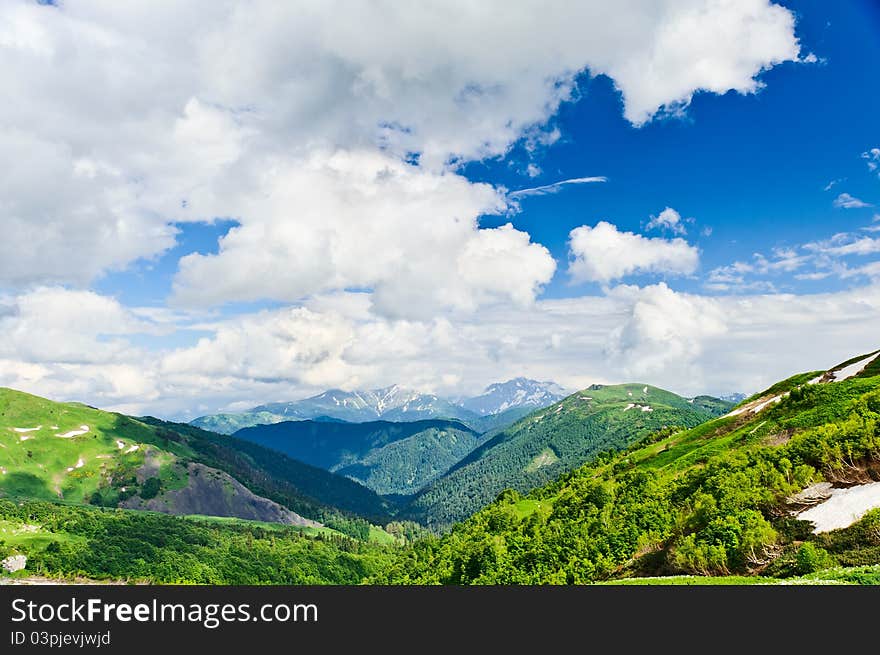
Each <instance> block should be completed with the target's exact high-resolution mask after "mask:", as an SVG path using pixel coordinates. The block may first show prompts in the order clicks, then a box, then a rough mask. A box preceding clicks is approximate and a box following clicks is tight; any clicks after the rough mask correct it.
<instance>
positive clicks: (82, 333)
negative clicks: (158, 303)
mask: <svg viewBox="0 0 880 655" xmlns="http://www.w3.org/2000/svg"><path fill="white" fill-rule="evenodd" d="M157 329H158V326H156V325H154V324H152V323H150V322H147V321H145V320H143V319H141V318H138V317H137V316H135V315H134V314H133V313H132V312H130V311H129V310H127V309H126V308H124V307H123V306H122V305H120V304H119V303H118V302H117V301H116V300H114V299H112V298H108V297H106V296H101V295H98V294H96V293H93V292H91V291H70V290H67V289H63V288H57V287H56V288H48V287H43V288H38V289H35V290H34V291H32V292H29V293H26V294H23V295H20V296H16V297H10V298H6V299H5V300H3V299H0V334H3V339H0V358H6V359H13V358H21V359H22V360H23V361H26V362H29V363H61V364H81V363H96V364H99V363H100V364H108V363H111V362H112V361H113V360H114V359H115V358H117V357H119V356H120V355H121V354H122V353H124V352H125V351H126V350H128V349H129V348H130V346H129V344H128V342H127V341H126V339H125V338H124V336H125V335H131V334H133V333H138V332H144V333H147V332H156V331H157Z"/></svg>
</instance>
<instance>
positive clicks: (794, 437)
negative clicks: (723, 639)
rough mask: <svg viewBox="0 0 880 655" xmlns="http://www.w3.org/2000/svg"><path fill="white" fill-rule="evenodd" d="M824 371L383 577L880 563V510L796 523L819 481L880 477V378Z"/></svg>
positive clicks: (651, 444) (541, 492) (435, 547)
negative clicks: (829, 377)
mask: <svg viewBox="0 0 880 655" xmlns="http://www.w3.org/2000/svg"><path fill="white" fill-rule="evenodd" d="M816 375H817V374H815V373H811V374H804V375H801V376H796V377H794V378H792V379H790V380H787V381H785V382H783V383H780V384H779V385H776V386H775V387H774V388H773V389H772V390H769V391H768V392H766V393H765V394H761V397H762V398H767V399H770V398H773V397H776V396H779V395H780V394H785V393H789V394H790V395H788V396H782V397H781V398H780V401H779V402H778V403H775V404H774V403H770V404H769V405H768V406H766V408H762V409H760V410H759V411H757V412H754V413H753V412H751V411H744V412H742V413H741V414H738V415H736V416H728V417H723V418H718V419H715V420H713V421H710V422H708V423H705V424H703V425H700V426H699V427H696V428H694V429H691V430H685V431H676V432H675V433H673V434H668V431H660V432H658V433H656V434H653V435H650V436H648V437H646V438H644V439H643V441H642V442H641V443H639V444H636V445H635V446H633V447H630V448H629V449H627V450H626V451H624V452H621V453H615V452H607V453H605V454H603V455H602V456H600V457H599V458H598V459H597V460H596V461H594V462H592V463H590V464H587V465H585V466H582V467H580V468H578V469H577V470H575V471H573V472H571V473H568V474H566V475H564V476H562V477H561V478H559V479H558V480H556V481H554V482H552V483H550V484H548V485H546V486H544V487H542V488H540V489H537V490H535V491H533V492H532V493H530V494H528V495H527V496H521V495H520V494H519V493H517V492H516V491H513V490H507V491H504V492H503V493H501V494H500V496H499V497H498V498H497V499H496V500H495V502H494V503H492V504H491V505H490V506H488V507H486V508H485V509H483V510H481V511H480V512H478V513H477V514H476V515H474V516H473V517H471V518H470V519H469V520H467V521H465V522H464V523H461V524H459V525H457V526H455V528H454V529H453V530H452V532H451V533H450V534H448V535H446V536H444V537H442V538H431V539H426V540H422V541H420V542H418V543H417V544H415V545H414V546H412V547H410V548H407V549H405V550H404V551H402V552H401V554H400V556H399V557H398V559H397V561H396V562H395V563H394V565H393V566H392V567H391V568H390V569H388V570H387V571H384V572H383V573H381V574H380V575H378V576H377V577H376V578H375V581H377V582H382V583H394V584H414V583H415V584H424V583H444V584H449V583H451V584H515V583H517V584H534V583H563V584H564V583H568V584H572V583H575V584H578V583H589V582H595V581H602V580H609V579H615V578H627V577H634V576H652V575H653V576H656V575H670V574H697V575H729V574H734V573H737V574H744V575H764V576H773V577H786V576H793V575H800V574H806V573H810V572H811V571H814V570H818V569H826V568H829V567H833V566H847V567H854V566H864V565H876V564H878V563H880V529H878V526H880V511H877V510H874V511H872V512H869V513H868V514H867V515H866V516H865V517H864V518H863V519H862V520H861V521H859V522H858V523H856V524H854V525H852V526H850V527H848V528H846V529H842V530H834V531H831V532H826V533H820V534H818V535H817V534H813V533H812V526H811V524H809V523H807V522H805V521H799V520H797V519H796V518H794V517H793V516H792V515H791V514H792V512H791V507H790V506H789V502H790V500H789V499H790V498H791V497H792V496H793V495H794V494H796V493H798V492H799V491H801V490H803V489H804V488H805V487H807V486H808V485H810V484H811V483H814V482H819V481H822V480H830V481H835V482H837V483H844V484H845V483H860V482H867V481H871V480H873V479H878V478H880V377H870V376H862V377H856V378H852V379H849V380H846V381H842V382H834V383H828V384H807V381H808V380H809V379H811V378H814V377H815V376H816ZM871 571H874V572H873V573H872V572H871ZM866 575H867V578H866V579H867V580H869V581H872V580H873V581H874V582H877V581H878V574H877V572H876V571H875V570H874V569H871V570H869V571H868V573H867V574H866ZM872 576H873V577H872Z"/></svg>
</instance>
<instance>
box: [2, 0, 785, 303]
mask: <svg viewBox="0 0 880 655" xmlns="http://www.w3.org/2000/svg"><path fill="white" fill-rule="evenodd" d="M340 16H344V20H342V19H340ZM438 35H442V38H439V37H438ZM526 41H527V42H528V43H529V46H530V47H528V48H524V47H522V43H523V42H526ZM798 52H799V46H798V43H797V40H796V38H795V36H794V17H793V14H792V13H791V12H789V11H788V10H786V9H784V8H782V7H779V6H777V5H772V4H770V3H769V2H767V1H766V0H748V1H747V2H736V3H732V2H730V3H719V2H715V1H710V0H664V1H662V2H658V1H656V0H626V1H624V2H620V3H615V5H614V7H609V6H608V5H607V3H601V2H594V3H576V4H570V5H567V6H566V7H564V8H562V9H560V10H559V11H546V8H545V7H544V6H543V5H542V4H541V3H539V2H536V1H534V2H521V3H515V4H514V5H511V4H510V3H501V2H500V1H499V0H496V1H495V2H491V3H481V4H479V6H477V5H474V4H473V3H471V2H466V1H464V0H460V1H452V2H429V3H427V4H426V3H420V4H419V5H418V6H417V5H410V4H406V3H393V2H390V1H388V2H380V3H378V4H377V3H369V4H354V5H351V4H345V6H344V7H343V6H342V5H340V4H338V3H334V2H327V3H319V4H314V3H293V4H278V3H274V2H268V1H260V2H239V1H237V0H195V1H193V2H189V3H186V5H185V6H181V5H180V4H179V3H170V2H160V3H157V2H153V1H147V0H132V1H131V2H126V3H124V5H121V4H120V3H116V2H109V1H107V0H82V1H78V2H69V3H61V4H60V6H40V5H38V4H37V3H34V2H30V0H9V1H7V2H4V3H2V5H0V84H2V85H3V88H4V89H5V90H6V92H7V95H8V96H9V97H11V98H15V102H7V103H3V104H2V106H0V125H2V126H4V127H3V128H2V129H0V157H2V159H3V161H7V162H16V165H15V166H14V167H11V168H9V170H7V171H6V172H5V175H4V178H3V180H2V181H0V197H3V199H4V205H3V208H2V212H3V217H2V220H3V224H4V239H3V240H2V242H0V287H7V288H9V287H17V288H22V287H28V286H32V285H35V284H39V283H50V284H55V283H71V284H76V285H86V284H87V283H88V282H89V281H90V280H93V279H94V278H95V277H97V276H99V275H101V274H102V273H103V272H105V271H108V270H114V269H119V268H123V267H125V266H126V265H128V264H130V263H131V262H132V261H134V260H137V259H139V258H145V257H153V256H156V255H158V254H160V253H162V252H164V251H166V250H167V249H168V248H169V247H170V246H172V245H173V243H174V238H175V230H174V229H173V228H172V227H171V226H170V222H172V221H188V220H204V219H211V218H213V217H215V216H230V215H234V216H236V217H237V218H238V219H239V220H240V221H241V223H242V228H241V232H242V234H241V236H232V235H231V236H228V237H227V240H226V242H225V243H226V245H227V250H226V251H225V253H224V254H223V255H222V257H223V258H224V261H225V262H229V263H230V266H228V267H225V268H224V269H223V270H222V271H220V270H219V269H217V271H216V272H217V273H218V276H217V278H216V280H215V281H216V283H217V286H218V287H219V288H222V289H226V290H229V291H231V292H233V293H232V295H231V296H230V298H234V297H237V296H238V295H240V294H239V293H238V291H237V289H238V288H239V286H240V285H241V284H242V280H240V279H238V276H239V272H238V271H239V269H242V268H245V267H248V266H250V265H251V264H252V263H253V250H254V249H255V248H256V244H255V243H254V244H253V245H254V248H249V247H245V245H244V243H243V241H244V240H245V239H246V238H248V239H251V238H253V239H256V238H257V234H258V233H259V232H261V231H263V232H266V233H273V234H277V233H279V232H284V231H295V229H297V227H298V224H297V223H296V221H298V220H299V219H298V216H299V213H298V211H297V209H298V207H299V205H300V204H304V205H306V206H315V205H318V204H321V203H322V202H323V200H322V199H321V198H320V197H317V198H313V197H311V194H310V193H309V190H308V189H305V190H303V192H302V195H301V197H299V198H297V199H296V200H297V202H296V203H294V204H292V205H290V206H287V207H285V208H284V209H283V211H281V210H280V209H279V208H278V207H274V209H275V210H276V212H275V213H274V214H270V215H266V214H261V213H260V212H261V211H262V210H263V209H265V208H266V207H267V206H269V205H271V204H272V194H276V195H278V194H283V192H284V190H283V189H276V188H274V187H273V186H272V180H276V181H281V180H284V179H287V177H288V176H296V175H308V169H309V167H310V166H311V165H312V162H314V159H315V157H318V156H320V153H336V152H342V153H358V152H370V153H372V156H376V157H379V156H384V157H387V158H388V159H389V160H401V159H403V158H405V157H406V158H410V157H409V156H410V155H411V154H413V153H414V154H415V155H417V159H418V162H419V164H418V167H419V168H421V169H423V170H424V174H425V175H426V176H429V175H440V171H442V170H443V169H445V168H447V167H448V166H447V164H448V162H453V164H452V165H453V166H454V165H455V164H456V163H459V162H464V161H469V160H474V159H480V158H484V157H489V156H497V155H500V154H503V153H504V152H506V151H507V149H508V148H509V147H510V145H511V144H512V143H513V142H515V141H516V140H518V139H520V138H523V137H525V138H526V141H527V143H529V144H532V146H533V147H538V146H539V144H547V143H550V142H552V141H553V140H555V139H556V138H558V137H559V132H558V130H556V129H554V128H552V127H548V126H547V122H548V119H550V118H551V117H552V116H553V115H554V113H555V112H556V110H557V108H558V106H559V104H560V103H561V102H563V101H565V100H566V99H568V98H569V97H570V94H571V88H572V82H573V79H574V77H575V76H576V75H577V74H578V73H579V72H580V71H583V70H585V69H589V71H590V72H591V73H592V74H594V75H598V74H607V75H609V76H610V77H611V78H612V79H613V80H614V81H615V84H616V85H617V87H618V88H619V89H620V90H621V93H622V95H623V100H624V113H625V115H626V117H627V118H628V119H629V120H631V121H632V122H633V123H635V124H642V123H644V122H645V121H647V120H649V119H650V118H651V116H653V115H655V114H657V113H658V112H663V111H670V110H677V109H680V108H681V107H683V106H684V105H685V104H687V102H689V100H690V98H691V97H692V96H693V94H694V93H696V92H698V91H700V90H706V91H709V92H713V93H725V92H726V91H728V90H730V89H734V90H736V91H738V92H741V93H751V92H754V91H756V90H757V89H758V88H759V86H760V82H759V81H758V79H757V76H758V75H759V74H760V72H761V71H763V70H765V69H767V68H769V67H771V66H773V65H775V64H777V63H779V62H783V61H794V60H796V59H797V57H798ZM401 53H405V54H404V55H403V56H402V55H401ZM695 62H698V63H696V64H695ZM96 90H97V92H96ZM380 151H381V153H382V154H381V155H380V154H379V152H380ZM410 159H412V158H410ZM300 168H303V169H305V172H302V173H300V172H298V170H297V169H300ZM423 180H424V183H425V184H429V185H430V184H433V183H431V182H429V178H428V177H425V178H423ZM435 182H436V186H437V187H438V191H437V194H441V193H442V192H443V189H445V190H446V191H449V192H450V193H452V194H453V197H452V198H450V199H447V200H445V201H443V203H441V204H444V205H456V203H457V202H459V201H460V199H461V196H462V194H463V193H464V195H471V196H480V195H481V194H484V193H485V190H483V189H482V188H481V187H479V185H477V188H475V189H473V190H471V191H468V192H463V191H462V189H461V188H460V187H461V185H456V184H444V183H442V182H439V181H435ZM47 187H51V193H47V192H46V189H47ZM441 187H442V188H441ZM322 188H324V187H323V186H322V185H318V190H319V192H320V190H321V189H322ZM351 193H352V194H353V195H357V194H358V193H361V190H360V189H358V188H355V189H352V190H351ZM265 194H270V197H269V198H268V199H267V198H265ZM435 197H436V196H435ZM477 204H479V203H477ZM381 209H383V206H382V203H381V202H373V203H369V206H368V207H365V208H364V211H363V212H362V213H361V214H360V216H359V217H358V220H357V222H356V224H354V225H350V226H347V228H346V230H347V232H349V233H356V232H360V233H361V234H362V235H363V233H364V232H365V230H363V229H359V228H361V226H364V225H372V224H373V223H374V222H376V223H377V224H381V223H382V220H383V216H382V214H371V213H370V211H379V210H381ZM435 216H436V214H435V213H430V214H427V215H426V216H425V217H420V216H417V215H414V216H412V221H411V224H410V227H409V228H408V229H407V230H403V231H401V232H399V233H398V235H399V236H400V237H401V239H402V241H400V240H398V239H397V238H392V236H393V235H390V234H389V233H387V232H386V233H385V236H386V237H387V238H388V239H389V240H388V241H386V242H385V243H384V244H383V250H384V251H386V252H389V253H390V252H399V251H401V250H403V249H404V248H405V247H408V246H409V245H410V243H411V242H412V241H414V240H418V241H420V243H424V240H425V239H427V238H429V237H430V236H431V234H432V233H431V231H430V229H428V230H426V231H422V232H419V230H420V229H421V227H423V226H424V224H425V223H427V222H429V221H431V220H433V219H434V217H435ZM451 219H452V217H446V218H445V219H444V220H443V221H441V223H444V224H445V223H446V222H447V221H448V220H451ZM461 220H462V221H463V222H464V223H465V224H467V223H468V222H469V221H470V217H469V215H466V216H463V217H461ZM331 221H332V219H331ZM306 228H307V230H306V231H308V226H306ZM336 236H339V232H337V233H336V234H335V236H334V235H332V234H322V235H316V234H312V235H311V236H310V237H309V239H311V241H309V242H307V243H305V244H302V245H300V244H297V247H296V248H293V249H291V248H290V247H289V246H290V243H291V242H290V239H281V240H279V241H278V242H276V243H271V242H266V243H262V244H260V247H261V248H262V249H263V250H264V251H266V252H269V253H270V254H271V256H270V257H269V259H270V260H272V261H273V262H274V261H277V260H278V259H280V258H286V259H287V260H290V261H292V262H293V263H294V266H295V268H297V270H300V271H301V272H302V270H303V269H302V268H301V267H299V266H298V263H299V261H300V259H301V258H302V257H303V256H304V255H303V252H304V251H305V252H311V253H314V252H321V253H322V255H323V259H324V260H330V259H338V258H339V257H340V256H341V255H342V252H336V251H334V250H333V248H334V247H335V245H336V238H335V237H336ZM367 240H369V239H367ZM343 245H344V244H343ZM233 246H235V248H233ZM233 251H234V252H235V253H241V254H242V259H241V260H238V259H237V258H236V257H235V256H233V255H232V254H231V253H232V252H233ZM424 251H425V249H422V250H421V251H419V252H421V253H424ZM533 252H534V251H532V250H526V251H522V250H517V251H514V252H511V253H510V256H511V257H514V258H516V257H518V256H519V255H520V254H523V253H533ZM447 254H448V252H447ZM380 258H381V253H380ZM417 259H418V257H415V256H414V257H412V258H411V260H412V261H411V263H410V267H411V268H412V269H413V270H414V271H415V274H416V276H417V277H427V276H428V275H429V272H428V271H429V269H428V267H429V266H430V265H432V264H433V263H434V262H433V261H430V260H431V259H432V258H431V257H428V258H427V259H428V260H429V261H428V262H427V263H426V265H425V267H421V268H420V267H419V266H418V263H417ZM368 267H369V266H368V265H365V268H368ZM269 268H270V269H271V266H269ZM405 272H406V271H404V273H405ZM190 275H191V271H190V269H189V268H186V267H185V269H184V271H183V273H182V278H181V280H180V281H179V286H180V287H181V288H184V287H186V286H187V285H188V284H190V283H192V282H193V281H194V278H192V277H190ZM192 275H194V273H193V274H192ZM318 275H319V273H313V272H311V271H305V272H303V273H302V275H301V277H298V278H297V279H291V275H290V274H286V275H284V276H283V279H284V280H285V281H286V282H289V285H288V284H285V286H284V288H279V287H280V286H281V285H280V284H279V283H275V282H272V281H269V282H268V284H267V286H268V287H269V288H270V289H272V290H273V291H275V290H277V291H278V294H277V296H278V297H279V298H289V297H291V295H292V294H293V293H294V291H295V290H299V289H312V288H315V287H319V288H328V286H330V285H329V282H332V281H333V280H327V279H326V278H325V280H324V283H323V284H316V283H315V278H316V277H317V276H318ZM342 277H346V276H342ZM532 283H533V279H532V278H529V279H526V280H525V284H526V285H527V286H528V285H531V284H532ZM208 290H210V289H206V291H208ZM475 291H476V294H477V295H481V294H482V291H481V290H480V289H476V290H475ZM460 292H462V290H461V289H457V290H453V291H445V292H443V293H441V294H439V295H441V296H442V295H444V294H446V295H451V296H454V297H455V301H454V302H453V303H452V304H456V303H458V302H459V301H460V300H461V298H460V297H459V293H460ZM515 293H516V294H517V295H521V294H522V293H523V292H522V290H517V291H516V292H515ZM211 295H213V297H214V299H215V300H216V301H218V302H219V301H222V300H226V299H229V298H227V297H225V296H223V295H222V294H221V293H219V292H217V293H213V294H211ZM471 302H472V300H468V301H467V302H466V303H465V304H468V303H471Z"/></svg>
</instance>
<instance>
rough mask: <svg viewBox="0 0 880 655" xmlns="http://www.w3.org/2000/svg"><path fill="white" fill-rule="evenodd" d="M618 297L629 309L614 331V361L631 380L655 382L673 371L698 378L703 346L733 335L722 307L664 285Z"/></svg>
mask: <svg viewBox="0 0 880 655" xmlns="http://www.w3.org/2000/svg"><path fill="white" fill-rule="evenodd" d="M611 296H612V297H613V298H620V299H622V300H624V301H625V302H626V303H627V305H628V309H627V312H626V318H625V320H624V321H623V323H622V324H620V325H619V326H618V327H616V328H615V329H614V330H612V332H611V335H610V340H609V342H608V345H607V348H608V356H609V358H610V359H612V360H614V361H616V362H618V366H620V367H622V370H623V371H624V373H625V375H627V377H628V378H629V379H637V380H639V381H640V380H642V379H649V380H650V379H652V378H654V377H655V376H656V375H658V374H663V375H670V374H671V373H672V371H673V370H676V371H678V372H679V373H680V374H682V375H693V374H694V371H693V370H692V369H693V368H694V366H695V362H696V360H697V359H698V357H699V356H700V355H701V354H702V349H703V343H704V341H705V340H706V339H707V338H709V337H718V336H721V335H723V334H724V333H725V332H726V331H727V325H726V317H725V315H724V313H723V311H722V309H721V306H720V304H719V303H718V302H716V301H713V300H711V299H708V298H701V297H699V296H691V295H686V294H682V293H676V292H675V291H673V290H672V289H670V288H669V287H668V286H666V284H664V283H660V284H657V285H653V286H648V287H644V288H639V287H627V286H621V287H617V288H616V289H614V290H612V292H611Z"/></svg>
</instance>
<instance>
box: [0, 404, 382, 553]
mask: <svg viewBox="0 0 880 655" xmlns="http://www.w3.org/2000/svg"><path fill="white" fill-rule="evenodd" d="M144 421H150V422H151V423H152V424H148V423H146V422H144ZM144 421H141V420H135V419H133V418H130V417H127V416H123V415H120V414H114V413H111V412H104V411H100V410H97V409H94V408H91V407H87V406H85V405H81V404H78V403H56V402H53V401H50V400H46V399H44V398H39V397H37V396H32V395H29V394H25V393H21V392H17V391H13V390H10V389H0V497H2V496H7V497H23V498H34V499H43V500H56V501H57V500H63V501H65V502H70V503H88V502H99V503H100V504H102V505H106V506H116V505H117V504H118V503H119V502H120V501H122V500H125V499H126V498H128V497H131V496H132V495H136V494H143V493H144V482H145V477H144V474H143V473H142V472H141V471H142V467H143V466H144V464H145V457H146V454H147V453H149V460H150V462H149V463H150V466H151V467H152V470H151V472H150V477H155V478H158V479H159V480H160V481H161V487H160V493H164V492H165V491H169V490H176V489H180V488H182V487H184V486H186V485H187V483H188V473H187V469H186V466H185V463H186V462H190V461H196V462H200V463H203V464H205V465H207V466H210V467H213V468H217V469H220V470H222V471H225V472H226V473H228V474H230V475H232V476H233V477H235V478H236V479H238V480H239V481H240V482H242V483H243V484H244V485H245V486H247V487H248V488H249V489H251V490H252V491H253V492H254V493H256V494H257V495H262V496H265V497H268V498H270V499H272V500H274V501H276V502H278V503H280V504H281V505H284V506H285V507H288V508H290V509H292V510H293V511H295V512H298V513H301V514H302V515H304V516H306V517H307V518H313V519H315V520H319V521H331V522H333V523H334V524H335V525H338V526H339V527H340V528H341V529H347V528H346V526H345V525H343V524H345V523H352V519H347V518H346V517H345V516H344V515H343V514H341V513H340V512H339V510H337V509H336V508H335V506H334V505H332V504H331V503H332V502H337V501H338V502H339V504H340V505H341V506H342V508H343V509H344V510H347V511H349V512H352V513H355V514H361V515H364V516H368V517H370V518H372V519H374V520H377V521H383V522H384V520H386V519H387V512H386V508H387V503H386V502H385V501H383V500H382V499H381V498H379V497H378V496H376V494H374V493H373V492H371V491H370V490H368V489H366V488H364V487H361V486H360V485H358V484H357V483H355V482H352V481H351V480H348V479H346V478H343V477H341V476H336V475H332V474H330V473H327V472H326V471H323V470H321V469H318V468H315V467H311V466H308V465H305V464H302V463H300V462H296V461H293V460H291V459H290V458H287V457H284V456H279V455H278V454H277V453H274V452H271V451H268V450H266V449H264V448H261V447H259V446H256V445H255V444H250V443H246V442H241V441H238V440H234V439H229V438H226V437H221V436H219V435H214V434H212V433H208V432H204V431H201V430H198V429H196V428H193V427H192V426H186V425H177V424H171V423H164V422H162V421H158V420H155V419H145V420H144ZM84 425H85V426H88V428H89V429H88V432H86V433H85V434H82V435H77V436H75V437H73V438H61V437H59V436H57V435H59V434H64V433H66V432H69V431H72V430H78V429H80V427H81V426H84ZM38 426H42V427H41V428H40V429H39V430H35V431H30V432H26V433H19V432H16V431H15V428H34V427H38ZM55 426H57V428H58V429H54V427H55ZM22 437H25V439H24V440H23V439H22ZM120 444H122V447H121V448H120ZM135 446H137V449H133V448H134V447H135ZM80 463H81V466H78V465H79V464H80ZM353 527H357V530H356V531H355V532H357V531H360V532H363V533H364V535H366V534H367V532H368V531H369V526H368V525H367V524H366V522H363V526H352V525H349V526H348V528H353ZM348 532H349V533H353V530H352V529H348Z"/></svg>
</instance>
